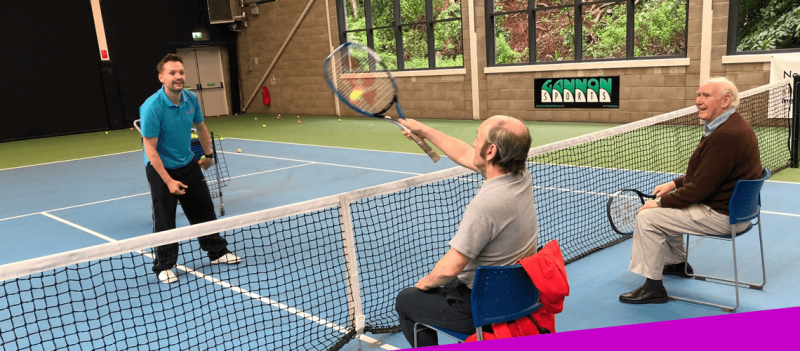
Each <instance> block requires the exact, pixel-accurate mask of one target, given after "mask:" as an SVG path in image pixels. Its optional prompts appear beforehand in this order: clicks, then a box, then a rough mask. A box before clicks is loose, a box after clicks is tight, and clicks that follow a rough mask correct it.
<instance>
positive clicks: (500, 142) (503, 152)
mask: <svg viewBox="0 0 800 351" xmlns="http://www.w3.org/2000/svg"><path fill="white" fill-rule="evenodd" d="M479 129H482V130H483V131H482V132H483V133H486V134H485V135H486V136H485V140H486V142H485V143H484V144H483V146H482V147H481V150H480V155H481V157H483V158H485V157H486V151H487V149H488V148H489V145H495V146H496V147H497V150H498V152H497V155H496V156H494V157H493V158H492V159H491V160H487V161H488V162H489V163H491V164H494V165H497V166H500V167H501V168H502V169H504V170H506V171H508V172H511V173H514V174H520V173H522V170H523V169H524V168H525V161H526V160H527V159H528V150H529V149H530V148H531V135H530V132H529V131H528V128H527V127H525V124H524V123H522V121H520V120H518V119H516V118H514V117H509V116H500V115H498V116H493V117H490V118H489V119H487V120H486V121H484V122H483V123H481V127H480V128H479ZM480 132H481V131H480V130H479V133H480Z"/></svg>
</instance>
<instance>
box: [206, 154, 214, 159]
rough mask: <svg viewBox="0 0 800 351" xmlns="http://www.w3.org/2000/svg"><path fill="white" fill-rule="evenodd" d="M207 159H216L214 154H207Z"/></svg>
mask: <svg viewBox="0 0 800 351" xmlns="http://www.w3.org/2000/svg"><path fill="white" fill-rule="evenodd" d="M206 158H214V154H207V155H206Z"/></svg>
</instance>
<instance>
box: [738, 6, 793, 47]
mask: <svg viewBox="0 0 800 351" xmlns="http://www.w3.org/2000/svg"><path fill="white" fill-rule="evenodd" d="M793 51H800V0H731V2H730V14H729V17H728V53H729V54H757V53H780V52H793Z"/></svg>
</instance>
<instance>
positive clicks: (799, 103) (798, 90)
mask: <svg viewBox="0 0 800 351" xmlns="http://www.w3.org/2000/svg"><path fill="white" fill-rule="evenodd" d="M793 82H794V84H792V93H793V94H792V107H791V109H792V131H791V133H792V134H791V135H792V137H791V140H790V143H791V147H790V152H791V157H792V159H791V160H792V161H791V163H792V165H791V167H792V168H798V166H800V162H798V161H799V160H798V157H797V151H798V150H797V149H798V145H797V142H798V134H800V111H798V108H800V75H797V74H795V76H794V81H793Z"/></svg>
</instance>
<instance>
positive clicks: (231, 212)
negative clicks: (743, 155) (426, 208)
mask: <svg viewBox="0 0 800 351" xmlns="http://www.w3.org/2000/svg"><path fill="white" fill-rule="evenodd" d="M223 143H224V147H225V150H229V151H227V152H226V154H225V156H226V162H227V165H228V169H229V170H230V175H231V181H230V185H229V186H227V187H225V188H223V192H224V196H225V208H226V216H225V218H228V217H232V216H237V215H243V214H248V213H251V212H256V211H260V210H264V209H268V208H277V207H280V206H285V205H290V204H295V203H299V202H302V201H307V200H313V199H318V198H323V197H326V196H330V195H335V194H340V193H343V192H348V191H353V190H357V189H362V188H365V187H369V186H374V185H379V184H384V183H388V182H392V181H397V180H401V179H407V178H411V177H414V176H417V175H420V174H425V173H431V172H435V171H439V170H444V169H447V168H450V167H453V166H454V163H453V162H452V161H450V160H448V159H446V158H444V159H442V161H440V162H439V163H437V164H433V163H431V162H430V160H429V159H428V158H427V157H426V156H424V155H418V154H403V153H390V152H376V151H364V150H353V149H342V148H328V147H314V146H304V145H294V144H282V143H270V142H260V141H249V140H240V139H225V140H224V141H223ZM237 149H241V153H237V152H231V151H230V150H237ZM534 167H556V168H558V167H561V168H570V167H572V168H574V167H578V166H552V165H539V166H534ZM630 172H632V171H624V170H613V169H610V170H603V171H602V172H600V173H599V174H600V175H599V176H598V177H600V178H607V181H610V180H613V179H615V178H620V177H624V176H625V174H626V173H630ZM547 173H550V174H554V176H553V177H552V178H548V177H540V178H538V179H535V186H536V188H535V196H536V201H537V204H538V205H539V206H544V205H545V204H547V203H559V202H564V200H563V199H561V198H560V196H562V195H563V194H565V193H568V194H579V195H580V196H581V200H580V201H574V202H573V203H570V204H561V206H563V209H559V211H564V213H569V212H587V213H589V212H597V211H598V208H599V209H601V210H602V209H604V205H605V201H606V200H607V196H608V194H611V193H613V192H614V191H616V190H618V189H612V188H604V187H602V186H600V187H598V186H596V184H605V183H606V181H604V180H602V179H598V178H593V179H585V180H582V181H578V182H577V183H575V184H577V186H572V187H570V188H562V186H563V185H559V183H558V182H557V180H558V175H559V174H560V173H561V174H563V173H564V172H547ZM648 174H651V172H648ZM652 175H653V176H652V177H643V178H640V179H647V180H646V181H643V183H642V184H633V187H637V188H643V189H646V188H648V187H650V186H651V184H657V183H659V182H663V181H665V180H668V179H671V177H672V175H668V174H667V175H664V174H657V173H652ZM12 179H13V180H14V182H13V183H12V182H11V181H10V180H12ZM0 180H2V181H0V190H2V191H3V192H4V194H8V195H9V196H10V198H13V199H15V203H9V202H3V205H2V206H3V207H2V208H1V209H0V238H2V243H3V244H2V246H0V264H6V263H12V262H18V261H21V260H26V259H31V258H36V257H42V256H46V255H51V254H56V253H62V252H66V251H70V250H76V249H81V248H84V247H90V246H95V245H100V244H105V243H108V242H114V241H119V240H124V239H129V238H136V237H140V236H144V235H148V234H150V233H151V226H152V222H151V219H150V199H149V193H148V192H147V190H148V189H147V182H146V179H145V177H144V167H143V164H142V158H141V152H140V151H134V152H128V153H122V154H117V155H110V156H104V157H97V158H90V159H84V160H76V161H68V162H61V163H54V164H48V165H40V166H34V167H25V168H18V169H11V170H5V171H0ZM463 183H464V184H465V185H464V186H465V189H476V188H477V186H478V185H479V182H475V181H474V180H468V179H465V180H464V181H463ZM798 190H800V185H797V184H791V183H778V182H768V183H767V184H766V185H765V187H764V190H763V195H762V196H763V197H764V200H763V202H764V226H765V228H764V230H765V246H766V251H767V258H768V262H767V273H768V279H770V284H768V285H767V288H766V289H765V291H744V292H743V296H742V300H743V305H742V307H741V309H742V310H743V311H753V310H762V309H770V308H780V307H787V306H796V305H800V300H798V298H797V297H796V295H795V294H793V292H794V291H796V290H797V289H798V288H800V286H798V283H797V282H796V280H794V279H792V278H791V277H793V276H796V275H797V273H798V268H797V267H798V266H800V265H797V264H796V263H797V262H796V261H797V259H796V257H794V256H792V254H791V252H790V251H791V250H789V251H787V250H781V247H783V246H785V245H790V247H794V246H796V245H800V239H798V238H797V237H793V236H792V235H791V228H794V227H796V226H797V225H798V224H800V214H797V213H796V212H797V211H796V209H797V208H800V199H797V198H796V197H795V196H792V195H791V194H792V193H796V192H797V191H798ZM460 191H463V189H461V190H460ZM376 201H385V202H391V201H390V200H384V199H381V198H380V197H377V200H376ZM422 201H428V202H433V203H435V204H436V205H435V206H434V207H436V208H440V209H441V212H442V213H441V214H438V213H436V214H433V215H434V216H445V215H447V214H446V213H448V212H454V213H459V209H461V208H463V206H465V203H447V202H446V201H444V200H442V199H438V198H432V197H426V198H425V199H423V200H422ZM408 205H409V204H402V205H398V207H397V208H393V207H388V209H384V210H383V211H386V212H385V213H373V212H368V213H370V215H369V216H365V218H364V219H365V220H366V219H368V218H371V217H374V218H375V221H376V223H382V222H381V219H382V218H384V217H385V216H387V213H390V212H392V211H400V210H401V207H402V206H408ZM410 205H411V208H412V210H403V211H407V212H409V215H410V216H412V217H411V218H414V217H413V216H423V215H425V213H424V212H422V210H418V211H414V210H413V208H415V207H414V206H415V205H414V204H410ZM365 207H367V208H371V207H372V206H371V205H369V204H368V203H367V204H365ZM309 210H313V212H314V216H315V219H314V221H310V220H307V218H306V217H304V216H302V215H294V216H288V217H287V218H286V219H281V220H275V221H268V222H266V223H264V224H259V225H258V226H256V227H253V226H250V227H249V228H248V227H245V229H242V230H233V231H229V232H226V233H225V234H224V235H225V236H226V237H227V238H229V239H230V241H231V242H235V243H236V246H235V248H234V249H233V251H235V252H239V253H241V254H242V256H243V257H244V258H245V260H249V261H250V262H249V263H248V264H249V265H250V264H252V266H257V267H260V268H259V269H258V270H257V271H253V270H252V268H251V269H250V270H249V271H248V270H247V269H244V268H238V267H237V266H214V265H208V264H207V260H205V261H204V260H203V257H201V255H199V254H198V252H199V251H200V250H198V247H197V246H198V245H197V244H196V241H189V242H183V243H182V247H181V253H182V257H181V259H180V260H179V265H180V266H179V267H178V271H179V279H180V281H182V284H176V285H170V286H166V285H163V284H159V283H158V281H157V279H156V278H155V275H153V274H149V267H150V265H151V264H152V253H151V252H149V251H148V250H143V251H141V252H131V253H130V254H126V255H123V256H122V257H118V258H117V259H114V260H99V261H97V262H95V261H91V262H92V264H89V263H85V264H78V265H77V267H75V269H74V270H65V271H57V272H55V273H54V274H53V275H48V276H45V275H42V276H41V277H40V278H37V279H33V280H31V281H29V282H28V283H27V284H28V285H27V286H19V287H18V288H19V290H20V291H23V293H21V294H20V295H16V296H18V297H17V298H15V299H12V300H10V301H8V302H6V303H7V304H8V305H7V306H0V311H5V312H0V323H8V321H9V320H11V317H10V316H12V315H13V316H18V317H14V318H15V321H16V322H19V320H17V319H20V318H21V319H23V320H30V322H28V323H24V325H25V327H24V328H19V327H17V328H16V329H13V331H8V332H4V333H5V334H4V335H3V339H4V340H19V342H17V343H15V344H14V345H16V346H17V347H19V348H21V349H24V348H26V347H28V346H27V344H26V343H27V342H31V343H34V344H41V345H44V347H45V348H48V347H49V348H53V349H92V348H100V347H115V348H116V349H137V348H139V349H152V348H162V349H176V350H178V349H197V348H202V349H208V348H217V347H220V348H221V347H223V346H224V347H226V348H237V347H246V348H251V349H256V348H259V347H263V345H271V347H272V348H273V349H286V350H289V349H293V345H296V344H297V343H308V341H306V340H307V339H308V337H309V335H298V332H296V331H300V330H302V331H303V333H306V334H311V336H312V338H311V339H324V338H326V337H330V336H334V337H341V336H344V335H345V334H346V333H348V332H349V331H348V330H347V326H348V325H349V324H350V321H349V319H348V309H351V308H352V307H351V303H352V301H350V300H349V298H348V297H347V295H346V294H345V293H343V291H347V283H346V282H345V281H343V280H342V279H341V277H342V276H344V275H346V272H345V270H346V269H347V266H346V262H345V261H344V259H343V258H342V257H341V256H338V255H336V254H333V253H332V252H333V251H336V250H338V248H339V247H340V246H342V243H341V235H340V233H339V232H338V231H337V229H336V228H338V226H339V221H338V218H339V215H340V213H339V212H338V210H336V209H335V208H329V209H322V210H318V211H316V210H315V209H309ZM179 212H180V209H179ZM414 212H419V213H416V214H414ZM793 212H795V213H793ZM603 215H604V213H601V215H600V216H594V219H593V220H594V221H595V222H592V223H593V224H592V225H593V226H597V227H598V228H599V227H601V226H607V222H605V221H604V217H603ZM354 217H356V216H354ZM177 218H178V220H179V223H178V226H179V227H181V226H186V225H188V223H187V222H186V220H185V218H183V215H182V214H181V213H179V214H178V217H177ZM320 219H321V220H320ZM457 221H458V218H455V219H453V220H451V221H449V222H452V223H449V224H448V225H450V226H454V225H456V224H457ZM414 224H415V225H412V226H408V227H404V226H402V225H400V224H396V225H388V226H387V225H386V224H380V225H378V226H377V227H376V226H370V225H369V223H368V224H367V225H365V226H364V227H363V228H355V231H356V232H357V235H365V236H380V235H379V234H375V233H381V231H384V230H396V232H397V235H399V236H400V237H410V238H411V240H409V241H408V242H406V243H403V244H399V245H398V247H399V250H400V251H402V253H403V254H404V255H407V256H410V257H411V260H423V259H425V258H427V259H428V260H434V262H435V260H436V259H438V257H439V256H440V254H436V253H432V252H437V251H436V250H443V247H441V245H439V247H435V248H432V249H426V250H428V251H425V250H423V249H421V247H422V246H424V245H422V244H421V243H420V242H418V241H415V240H414V239H413V238H414V237H413V234H414V233H415V232H419V231H440V230H441V231H443V232H446V230H442V229H441V228H437V227H432V226H431V225H430V224H429V223H414ZM540 225H541V226H542V227H543V228H544V227H547V226H548V225H551V224H549V223H547V220H546V219H543V220H542V221H541V222H540ZM381 226H383V227H381ZM386 227H397V228H386ZM451 229H452V228H451ZM254 230H259V231H260V235H251V233H250V232H251V231H254ZM282 231H289V232H291V233H292V235H290V236H282V235H278V232H282ZM358 233H361V234H358ZM547 235H550V234H545V235H543V236H542V237H540V244H543V243H544V242H545V241H546V240H549V239H548V238H547ZM555 235H557V233H555ZM753 238H754V236H751V237H744V240H743V241H742V242H743V243H742V244H741V245H742V246H743V248H741V249H740V252H742V258H740V259H741V260H742V261H743V262H752V260H753V259H754V256H753V255H755V254H756V252H754V249H756V248H757V246H755V244H756V243H754V242H753V241H752V239H753ZM617 239H618V238H617V237H609V238H605V239H601V240H608V241H613V240H617ZM445 243H446V242H445ZM737 243H738V242H737ZM574 244H575V245H580V244H581V243H574ZM361 245H362V246H364V245H366V246H369V245H370V244H361ZM629 245H630V244H628V243H627V242H624V243H622V244H620V245H616V246H613V247H611V248H608V249H605V250H601V251H600V252H598V253H596V254H593V255H590V256H588V257H586V258H583V259H581V260H578V261H576V262H575V263H573V264H570V265H568V266H567V268H568V273H569V275H570V282H571V285H572V295H571V296H570V297H569V298H567V301H566V303H565V306H566V307H565V311H564V313H563V314H561V315H559V317H558V327H559V331H564V330H580V329H588V328H599V327H605V326H613V325H625V324H633V323H644V322H648V321H660V320H670V319H680V318H689V317H699V316H706V315H714V314H720V312H717V311H714V310H710V309H706V308H700V307H697V306H692V305H688V304H681V303H670V304H667V305H663V306H654V307H651V308H649V309H642V308H638V309H637V307H638V306H628V305H621V304H619V303H618V302H617V301H616V296H617V295H618V294H619V293H620V292H621V291H622V290H624V289H625V288H627V287H628V286H633V285H635V283H633V281H635V280H637V279H638V276H635V275H633V274H630V273H628V272H627V270H626V267H627V262H628V257H629V253H630V247H629ZM568 246H569V245H565V248H564V250H565V251H567V250H568V249H569V247H568ZM693 247H694V248H696V249H695V251H693V253H692V255H693V256H692V257H693V259H692V262H693V264H695V265H696V266H699V267H711V268H712V269H717V268H716V267H715V263H714V259H713V258H712V257H726V256H723V255H725V247H724V246H720V247H715V246H714V245H713V243H709V244H708V245H707V244H706V243H705V242H703V241H702V240H698V243H693ZM360 250H363V248H360ZM430 250H432V251H430ZM425 256H427V257H425ZM414 257H416V258H414ZM364 259H365V260H370V261H371V263H376V262H378V263H381V266H382V267H383V268H382V269H383V270H381V271H378V272H377V273H376V272H361V273H362V274H361V275H360V278H359V279H361V281H360V283H361V285H362V288H363V289H364V290H363V294H372V295H376V294H379V295H382V296H383V297H382V298H380V299H379V300H380V301H379V302H377V303H376V304H378V305H381V304H383V305H386V304H391V303H393V300H394V296H395V295H396V292H394V291H393V290H400V289H402V288H404V287H405V286H400V285H401V284H399V283H393V282H395V281H398V280H397V279H399V280H404V279H405V280H408V279H412V280H413V279H415V278H414V277H400V278H397V276H400V275H402V270H403V268H404V267H402V266H398V264H399V263H400V262H405V261H408V260H409V258H408V257H406V258H403V259H399V260H398V261H397V262H395V263H393V261H392V259H393V257H392V256H391V255H388V256H379V257H368V258H364ZM425 264H428V265H430V263H425ZM431 267H432V265H431ZM722 267H726V266H725V265H723V266H722ZM359 268H361V267H359ZM751 268H752V267H751ZM720 269H721V268H720ZM753 272H754V270H753V269H750V268H747V267H746V266H744V265H743V267H742V273H741V274H742V275H743V278H744V279H748V277H749V276H751V275H752V274H753ZM34 277H36V276H34ZM417 278H418V277H417ZM82 281H83V282H85V283H84V284H86V285H93V286H95V288H94V289H84V288H82V283H81V282H82ZM261 281H272V282H276V284H274V285H270V286H268V287H264V286H262V285H260V284H259V282H261ZM370 281H389V282H392V283H390V286H391V285H392V284H394V285H395V286H393V287H392V289H388V290H387V289H385V288H381V287H380V286H378V285H374V284H373V285H370ZM90 282H91V284H90ZM666 283H667V284H669V286H670V287H673V286H674V287H676V288H677V289H676V291H680V292H683V293H684V294H693V293H696V294H705V293H711V294H714V293H717V292H718V290H724V289H727V290H730V288H729V287H727V286H717V284H707V283H706V284H705V285H703V283H700V285H698V283H697V282H691V281H689V282H687V281H672V280H669V281H667V282H666ZM98 287H99V288H98ZM131 287H135V288H134V289H131ZM14 289H15V288H14V287H12V286H6V287H5V289H4V293H5V294H7V295H9V296H15V295H13V294H15V293H16V292H17V291H15V290H14ZM65 290H71V291H77V292H79V293H73V295H74V294H78V295H80V296H69V298H64V299H63V300H62V299H58V298H55V299H52V298H48V299H40V298H39V297H43V296H51V295H55V294H51V293H52V292H53V291H65ZM727 290H724V291H727ZM724 291H723V292H721V293H724ZM55 296H57V295H55ZM304 296H305V297H308V296H310V297H311V298H306V299H304V298H303V297H304ZM187 300H188V301H190V303H189V304H186V301H187ZM293 300H297V301H300V303H298V304H296V305H287V304H285V303H284V301H293ZM75 301H80V303H75ZM234 305H236V306H239V307H237V308H230V306H234ZM87 306H90V307H91V308H87ZM242 306H244V307H243V308H242ZM370 308H372V307H370V306H364V310H365V312H368V311H380V310H381V306H377V307H374V309H373V310H370ZM383 309H384V310H385V306H384V307H383ZM23 311H25V312H23ZM587 311H595V312H596V315H595V316H592V313H590V315H589V316H587ZM372 313H376V312H372ZM62 314H68V316H67V317H61V315H62ZM19 316H21V317H19ZM53 316H55V317H53ZM381 317H382V318H384V319H387V320H392V319H394V318H395V317H394V316H393V315H385V316H381ZM4 321H5V322H4ZM14 325H17V323H14ZM10 329H11V328H3V330H4V331H6V330H10ZM218 330H221V331H223V332H224V335H225V337H222V336H218V335H215V331H218ZM26 335H29V336H31V339H30V340H29V341H28V340H25V339H24V337H25V336H26ZM143 335H144V336H143ZM231 335H232V336H231ZM89 340H102V344H100V343H98V344H93V342H92V341H89ZM443 341H444V340H443ZM94 342H99V341H94ZM315 346H318V347H319V348H324V347H327V346H326V345H324V344H319V345H316V344H314V343H313V342H311V344H309V345H307V347H309V348H317V347H315ZM358 346H359V345H358V344H357V343H351V344H348V345H345V347H344V349H345V350H350V349H353V350H355V349H356V348H358ZM361 346H362V347H363V348H365V349H393V348H404V347H407V345H406V342H405V340H404V338H403V337H402V335H400V334H370V333H368V334H366V335H365V336H364V337H363V338H362V345H361ZM31 347H36V346H31Z"/></svg>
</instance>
